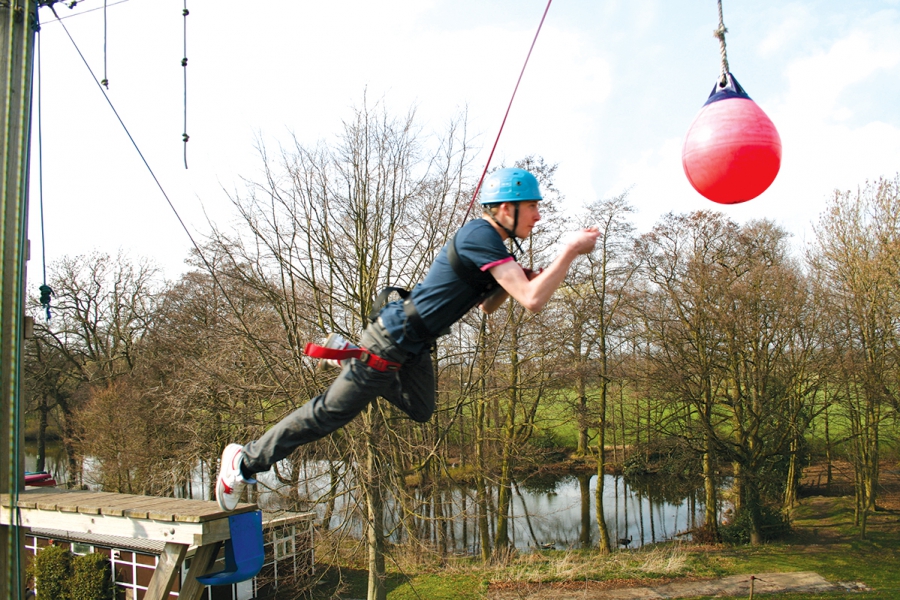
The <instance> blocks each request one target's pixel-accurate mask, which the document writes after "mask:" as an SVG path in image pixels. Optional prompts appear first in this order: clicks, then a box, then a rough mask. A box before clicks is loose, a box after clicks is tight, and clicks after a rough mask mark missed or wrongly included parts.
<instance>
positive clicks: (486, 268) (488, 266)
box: [481, 256, 516, 271]
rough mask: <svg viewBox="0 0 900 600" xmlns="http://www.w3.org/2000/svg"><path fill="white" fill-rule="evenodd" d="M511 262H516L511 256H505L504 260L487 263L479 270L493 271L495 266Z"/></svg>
mask: <svg viewBox="0 0 900 600" xmlns="http://www.w3.org/2000/svg"><path fill="white" fill-rule="evenodd" d="M511 260H516V259H515V258H513V257H512V256H507V257H506V258H501V259H500V260H495V261H494V262H492V263H488V264H486V265H484V266H483V267H481V270H482V271H489V270H490V269H493V268H494V267H496V266H497V265H502V264H503V263H508V262H509V261H511Z"/></svg>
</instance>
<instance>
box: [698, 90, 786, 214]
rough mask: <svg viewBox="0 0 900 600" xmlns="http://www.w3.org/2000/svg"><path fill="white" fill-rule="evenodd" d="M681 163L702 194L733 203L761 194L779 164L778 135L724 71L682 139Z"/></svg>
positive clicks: (721, 201)
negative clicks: (721, 80)
mask: <svg viewBox="0 0 900 600" xmlns="http://www.w3.org/2000/svg"><path fill="white" fill-rule="evenodd" d="M681 164H682V166H683V167H684V172H685V174H686V175H687V178H688V181H690V182H691V185H692V186H694V189H695V190H697V191H698V192H700V193H701V194H702V195H703V196H704V197H706V198H708V199H710V200H712V201H713V202H718V203H720V204H737V203H739V202H746V201H747V200H752V199H753V198H756V197H757V196H759V195H760V194H762V193H763V192H764V191H766V189H768V187H769V186H770V185H771V184H772V182H773V181H775V176H776V175H778V170H779V168H780V167H781V137H780V136H779V135H778V131H777V130H776V129H775V125H774V124H773V123H772V120H771V119H769V117H768V116H767V115H766V113H764V112H763V110H762V109H761V108H760V107H759V106H757V104H756V103H755V102H754V101H753V100H751V99H750V97H749V96H748V95H747V93H746V92H744V90H743V89H742V88H741V87H740V84H738V83H737V81H736V80H735V79H734V78H733V77H732V76H731V74H730V73H729V74H728V83H727V84H726V85H724V86H722V85H720V84H716V87H714V88H713V93H712V94H710V97H709V100H707V102H706V104H705V105H704V106H703V108H702V109H700V112H699V113H698V114H697V116H696V118H695V119H694V122H693V123H691V126H690V128H689V129H688V132H687V135H686V136H685V138H684V147H683V148H682V152H681Z"/></svg>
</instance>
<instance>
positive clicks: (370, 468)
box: [362, 402, 387, 600]
mask: <svg viewBox="0 0 900 600" xmlns="http://www.w3.org/2000/svg"><path fill="white" fill-rule="evenodd" d="M380 419H381V415H380V413H379V412H378V406H377V403H376V402H372V403H371V404H370V405H369V408H368V409H366V413H365V426H366V430H367V435H366V472H365V474H364V476H363V478H362V481H363V485H364V486H365V497H366V509H367V513H368V518H367V520H366V542H367V547H368V567H369V586H368V594H367V596H366V597H367V598H368V600H387V587H386V586H385V570H384V499H383V497H382V485H383V482H382V480H381V456H380V449H379V442H380V441H381V440H380V438H381V435H380V433H381V432H380Z"/></svg>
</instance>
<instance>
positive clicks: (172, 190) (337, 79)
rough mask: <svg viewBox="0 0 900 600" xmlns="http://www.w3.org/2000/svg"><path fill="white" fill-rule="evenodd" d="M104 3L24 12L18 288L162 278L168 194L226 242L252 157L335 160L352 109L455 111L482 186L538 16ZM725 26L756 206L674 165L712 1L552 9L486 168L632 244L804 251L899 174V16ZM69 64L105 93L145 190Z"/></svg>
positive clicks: (431, 120)
mask: <svg viewBox="0 0 900 600" xmlns="http://www.w3.org/2000/svg"><path fill="white" fill-rule="evenodd" d="M103 5H104V3H103V0H80V1H79V2H78V3H77V5H76V6H75V7H74V8H68V7H67V6H66V5H64V4H63V3H57V5H56V11H57V14H58V15H59V17H60V18H62V21H60V22H57V21H56V17H55V16H54V14H53V13H52V12H51V11H50V9H48V8H41V9H40V19H41V23H42V27H41V31H40V34H39V38H40V61H39V68H38V69H36V72H35V88H34V89H35V97H34V110H33V116H34V119H33V121H32V158H31V165H32V167H31V183H30V214H29V237H30V239H31V248H32V252H31V257H32V258H31V262H30V263H29V271H30V273H31V276H30V278H31V280H32V281H31V283H32V284H33V283H34V282H35V281H36V278H39V277H40V274H39V273H40V269H41V267H42V265H43V264H44V262H45V261H44V257H43V256H42V252H41V248H42V247H43V248H44V249H45V255H44V256H45V258H46V263H52V262H53V261H56V260H59V259H60V258H62V257H63V256H75V255H79V254H86V253H90V252H92V251H99V252H104V253H108V254H111V255H115V254H116V253H117V252H119V251H123V252H125V253H127V254H128V255H130V256H131V257H132V258H138V257H147V258H150V259H151V260H153V261H154V262H155V263H157V264H158V265H159V266H160V267H161V269H162V270H163V273H164V274H165V276H166V277H168V278H176V277H178V276H179V275H180V274H181V273H182V272H184V271H185V270H186V269H187V266H186V265H185V264H184V259H185V258H186V257H187V256H188V251H189V249H190V247H191V241H190V239H189V238H188V236H187V234H186V233H185V232H184V230H183V229H182V227H181V225H180V223H179V221H178V219H177V218H176V216H175V214H174V213H173V211H172V209H171V208H170V207H169V204H168V203H167V199H166V196H167V197H168V200H169V201H170V202H171V203H172V205H173V206H174V207H175V209H176V210H177V211H178V214H179V215H180V217H181V219H182V220H183V222H184V223H185V225H186V226H187V228H188V230H189V231H190V232H191V235H193V236H194V237H195V239H196V240H198V241H200V240H202V238H203V236H204V235H205V233H207V232H208V231H209V230H210V223H215V224H217V225H218V226H220V227H228V226H229V224H230V222H231V220H232V219H233V213H232V211H231V210H230V202H229V199H228V193H233V192H235V191H237V192H240V191H241V190H243V189H244V186H245V183H244V182H245V181H246V180H251V181H253V180H260V179H261V175H260V174H261V166H262V163H261V159H260V157H259V152H258V147H260V146H265V147H266V148H267V149H268V150H269V152H275V151H277V150H278V149H279V148H280V147H282V146H284V147H290V146H292V145H293V139H294V138H296V139H297V140H299V141H300V142H301V143H302V144H304V145H310V146H311V145H314V144H316V143H317V142H319V141H328V140H329V139H333V138H334V136H335V135H336V134H337V133H338V132H339V131H340V128H341V121H342V120H343V119H347V118H350V117H351V116H352V114H353V109H354V107H359V106H361V104H362V102H363V96H364V94H365V96H366V98H368V100H369V101H370V103H371V102H372V101H380V102H383V103H384V105H385V106H386V107H387V109H388V111H389V112H391V113H393V114H395V115H398V116H399V115H402V114H405V113H406V112H407V111H408V110H409V109H410V108H412V107H414V108H415V110H416V114H417V121H418V123H419V125H420V127H421V128H422V130H423V131H424V132H426V133H427V132H434V133H440V132H442V131H443V130H444V129H445V127H446V125H447V123H448V122H449V121H450V120H451V119H452V118H454V117H455V116H457V115H458V114H460V113H461V112H462V111H466V112H467V115H468V131H469V132H470V134H471V135H472V136H473V138H474V139H473V141H474V144H475V147H476V149H478V150H479V154H478V156H477V158H476V159H475V161H474V163H473V165H474V167H475V168H476V170H477V171H478V172H479V173H480V171H481V169H482V168H483V167H484V164H485V161H486V160H487V158H488V153H489V151H490V147H491V145H492V144H493V142H494V139H495V137H496V136H497V132H498V130H499V128H500V124H501V121H502V119H503V115H504V112H505V111H506V108H507V104H508V103H509V100H510V96H511V94H512V91H513V88H514V86H515V84H516V79H517V78H518V77H519V73H520V71H521V69H522V65H523V63H524V60H525V56H526V54H527V52H528V48H529V46H530V45H531V42H532V40H533V38H534V35H535V31H536V30H537V27H538V24H539V23H540V20H541V16H542V15H543V13H544V9H545V8H546V6H547V2H546V1H545V0H379V1H377V2H375V1H372V0H327V1H320V2H304V1H298V0H258V1H256V2H246V1H244V2H237V1H234V0H217V1H216V2H210V1H206V2H201V1H197V0H178V1H174V0H125V1H122V2H116V0H107V8H106V10H105V25H104V10H103ZM185 6H187V8H188V10H189V11H190V14H189V16H188V17H186V18H185V17H184V16H183V14H182V11H183V9H184V8H185ZM723 9H724V22H725V25H726V27H727V28H728V33H727V35H726V42H727V51H728V61H729V65H730V70H731V72H732V73H733V74H734V76H735V77H736V78H737V80H738V81H739V82H740V83H741V85H742V86H743V87H744V89H745V90H746V91H747V93H748V94H749V95H750V97H751V98H752V99H753V100H754V101H755V102H756V103H757V104H758V105H759V106H760V108H762V109H763V111H765V113H766V114H767V115H768V116H769V117H770V118H771V120H772V121H773V122H774V124H775V127H776V128H777V130H778V132H779V134H780V137H781V142H782V148H783V155H782V163H781V170H780V172H779V174H778V176H777V177H776V179H775V181H774V183H773V184H772V185H771V186H770V187H769V189H768V190H766V191H765V192H764V193H763V194H761V195H760V196H759V197H757V198H756V199H753V200H751V201H749V202H745V203H743V204H739V205H730V206H726V205H720V204H715V203H713V202H710V201H709V200H707V199H705V198H703V197H702V196H701V195H700V194H699V193H697V192H696V191H695V190H694V189H693V188H692V187H691V186H690V183H689V182H688V180H687V178H686V177H685V174H684V170H683V168H682V164H681V148H682V144H683V142H684V136H685V134H686V133H687V131H688V129H689V127H690V125H691V122H692V121H693V119H694V117H695V116H696V115H697V113H698V112H699V110H700V108H701V107H702V105H703V103H704V102H705V101H706V98H707V97H708V95H709V93H710V90H711V89H712V87H713V85H714V83H715V81H716V79H717V77H718V75H719V71H720V56H719V44H718V40H716V39H715V38H714V36H713V30H714V29H715V28H716V27H717V26H718V12H717V6H716V1H715V0H704V1H702V2H701V1H698V0H691V1H674V0H627V1H626V0H555V1H553V2H552V4H551V5H550V8H549V11H548V13H547V17H546V20H545V22H544V25H543V28H542V30H541V33H540V36H539V38H538V40H537V43H536V45H535V47H534V51H533V53H532V55H531V59H530V62H529V63H528V67H527V69H526V71H525V74H524V77H523V79H522V83H521V85H520V87H519V89H518V93H517V95H516V98H515V102H514V103H513V106H512V110H511V112H510V115H509V118H508V120H507V122H506V125H505V128H504V130H503V133H502V136H501V137H500V141H499V145H498V147H497V151H496V153H495V155H494V158H493V160H492V165H498V164H500V163H501V162H505V163H508V164H509V163H512V162H513V161H515V160H517V159H519V158H522V157H524V156H528V155H538V156H542V157H543V158H544V159H545V160H546V161H547V162H549V163H551V164H557V165H558V171H557V175H556V185H557V188H558V189H559V190H560V192H562V193H563V194H564V195H565V197H566V202H567V205H568V206H571V207H572V209H573V210H574V209H577V207H578V206H581V205H583V204H584V203H585V202H590V201H594V200H597V199H600V198H608V197H612V196H615V195H618V194H621V193H622V192H624V191H626V190H627V191H628V193H629V200H630V202H631V203H632V205H633V206H634V207H635V209H636V210H637V213H636V214H635V217H634V222H635V225H636V226H637V229H638V232H645V231H648V230H649V229H651V228H652V226H653V225H654V223H656V222H657V220H658V219H659V218H660V216H662V215H663V214H665V213H667V212H670V211H674V212H676V213H683V212H689V211H694V210H698V209H713V210H720V211H722V212H723V213H725V214H726V215H727V216H729V217H730V218H732V219H734V220H735V221H737V222H739V223H743V222H747V221H748V220H751V219H756V218H763V217H765V218H770V219H772V220H774V221H775V222H777V223H779V224H780V225H781V226H783V227H784V228H785V229H786V230H788V231H789V232H790V233H792V234H793V243H794V244H795V246H796V247H797V248H801V247H802V246H803V245H804V244H806V243H809V242H810V241H811V240H812V239H813V229H812V227H813V224H814V223H815V222H816V221H817V220H818V218H819V215H820V214H821V212H822V210H823V208H824V207H825V205H826V203H827V201H828V200H829V198H830V197H832V196H833V193H834V190H856V189H857V188H859V187H861V186H863V185H864V184H865V183H866V181H867V180H874V179H877V178H879V177H893V176H895V175H896V174H897V172H898V171H900V0H881V1H878V0H866V1H859V0H798V1H786V0H723ZM63 25H64V26H65V29H64V28H63ZM66 29H67V30H68V32H69V33H70V34H71V36H72V37H73V38H74V40H75V45H73V43H72V41H70V39H69V37H68V36H67V34H66ZM76 46H77V50H76ZM104 47H105V51H104ZM79 50H80V52H81V53H82V54H83V55H84V57H85V60H86V61H87V63H88V65H90V68H91V69H92V70H93V72H94V74H95V75H96V78H97V79H102V78H103V77H104V74H105V77H106V78H107V79H108V81H109V90H108V92H107V93H108V97H109V100H110V101H111V102H112V104H113V105H114V106H115V109H116V111H118V113H119V115H120V117H121V119H122V120H123V122H124V124H125V126H126V127H127V129H128V131H129V132H130V134H131V136H132V137H133V139H134V141H135V143H136V144H137V146H138V148H139V149H140V152H141V154H142V155H143V157H144V159H146V161H147V163H148V164H149V165H150V168H151V169H152V170H153V174H154V175H155V178H156V180H154V175H151V174H150V172H149V171H148V169H147V167H146V166H145V165H144V162H143V161H142V159H141V156H140V155H139V154H138V152H137V150H135V148H134V146H133V145H132V143H131V141H129V138H128V136H127V134H126V133H125V131H124V129H123V127H122V125H121V124H120V123H119V121H118V120H117V118H116V116H115V114H114V113H113V111H112V110H111V109H110V106H109V104H107V101H106V100H105V99H104V95H103V93H102V91H101V90H100V88H99V86H98V85H97V83H96V82H95V81H94V79H92V77H91V74H90V72H89V71H88V68H87V67H86V66H85V64H84V62H83V61H82V59H81V58H80V57H79ZM185 56H186V57H187V58H188V67H187V69H184V68H183V67H182V66H181V60H182V58H183V57H185ZM185 70H186V74H187V86H186V88H185ZM185 89H186V92H185ZM38 117H40V118H38ZM185 120H186V122H187V127H186V128H185ZM185 131H187V133H188V134H189V135H190V141H189V142H188V143H187V145H186V150H187V156H186V158H187V168H185V144H184V143H183V141H182V133H183V132H185ZM156 181H158V182H159V186H157V183H156ZM160 187H161V188H162V190H164V191H165V194H166V196H164V195H163V193H162V192H161V191H160ZM41 207H42V210H41ZM41 214H43V227H42V220H41ZM42 231H43V239H42V234H41V232H42ZM35 273H37V275H35Z"/></svg>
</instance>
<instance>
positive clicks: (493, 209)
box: [481, 203, 500, 217]
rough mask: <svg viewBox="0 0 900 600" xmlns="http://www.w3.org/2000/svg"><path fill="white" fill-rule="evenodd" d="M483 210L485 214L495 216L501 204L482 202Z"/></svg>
mask: <svg viewBox="0 0 900 600" xmlns="http://www.w3.org/2000/svg"><path fill="white" fill-rule="evenodd" d="M481 210H482V212H484V214H486V215H490V216H492V217H495V216H497V211H498V210H500V204H499V203H498V204H482V205H481Z"/></svg>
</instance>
